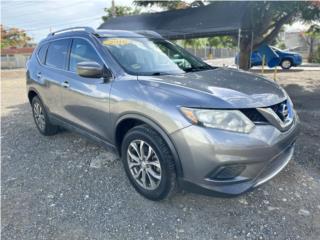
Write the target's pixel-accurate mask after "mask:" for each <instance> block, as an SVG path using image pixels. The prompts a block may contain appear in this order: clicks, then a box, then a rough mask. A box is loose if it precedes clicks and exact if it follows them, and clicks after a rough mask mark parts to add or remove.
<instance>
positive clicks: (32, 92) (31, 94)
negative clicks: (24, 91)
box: [28, 88, 43, 104]
mask: <svg viewBox="0 0 320 240" xmlns="http://www.w3.org/2000/svg"><path fill="white" fill-rule="evenodd" d="M35 96H37V97H38V98H40V100H41V102H42V103H43V101H42V98H41V96H40V94H39V92H38V91H37V90H36V89H35V88H29V89H28V100H29V103H30V104H31V103H32V99H33V98H34V97H35Z"/></svg>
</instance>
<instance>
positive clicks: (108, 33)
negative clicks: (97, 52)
mask: <svg viewBox="0 0 320 240" xmlns="http://www.w3.org/2000/svg"><path fill="white" fill-rule="evenodd" d="M96 33H97V34H98V35H99V36H100V37H136V38H139V37H156V38H162V36H161V35H159V34H158V33H156V32H154V31H125V30H110V29H108V30H97V31H96Z"/></svg>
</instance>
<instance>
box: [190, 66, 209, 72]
mask: <svg viewBox="0 0 320 240" xmlns="http://www.w3.org/2000/svg"><path fill="white" fill-rule="evenodd" d="M209 69H214V67H211V66H209V65H203V66H199V67H190V68H186V69H184V71H186V72H197V71H201V70H209Z"/></svg>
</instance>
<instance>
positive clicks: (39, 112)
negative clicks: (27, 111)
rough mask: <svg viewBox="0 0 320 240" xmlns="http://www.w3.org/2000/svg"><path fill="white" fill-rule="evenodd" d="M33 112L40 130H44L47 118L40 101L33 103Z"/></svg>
mask: <svg viewBox="0 0 320 240" xmlns="http://www.w3.org/2000/svg"><path fill="white" fill-rule="evenodd" d="M33 114H34V119H35V120H36V124H37V126H38V127H39V128H40V130H42V131H44V129H45V127H46V120H45V116H44V112H43V109H42V106H41V105H40V104H39V103H38V102H36V103H34V105H33Z"/></svg>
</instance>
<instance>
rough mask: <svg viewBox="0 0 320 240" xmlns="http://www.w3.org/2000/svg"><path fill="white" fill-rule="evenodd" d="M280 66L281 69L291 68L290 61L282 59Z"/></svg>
mask: <svg viewBox="0 0 320 240" xmlns="http://www.w3.org/2000/svg"><path fill="white" fill-rule="evenodd" d="M280 66H281V68H282V69H290V68H291V67H292V62H291V60H290V59H283V60H282V61H281V63H280Z"/></svg>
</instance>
